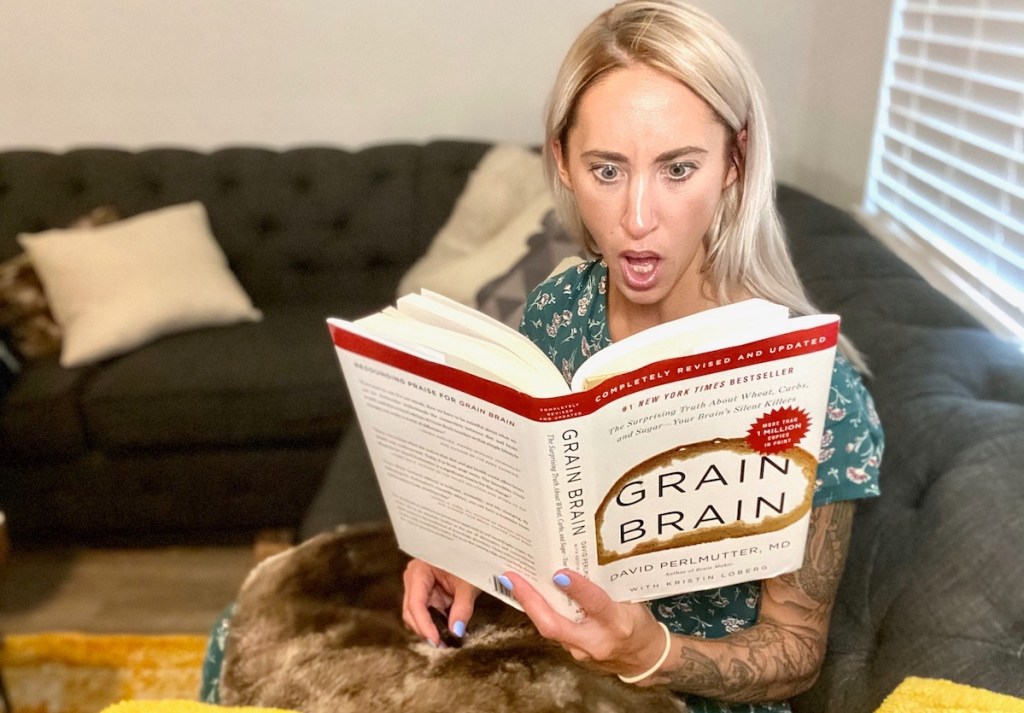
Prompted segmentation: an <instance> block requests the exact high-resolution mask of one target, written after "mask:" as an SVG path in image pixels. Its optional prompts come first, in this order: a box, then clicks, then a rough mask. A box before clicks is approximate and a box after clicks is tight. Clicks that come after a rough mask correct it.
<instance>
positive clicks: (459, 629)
mask: <svg viewBox="0 0 1024 713" xmlns="http://www.w3.org/2000/svg"><path fill="white" fill-rule="evenodd" d="M452 633H453V634H455V635H456V636H457V637H459V638H460V639H461V638H462V635H463V634H465V633H466V622H464V621H462V620H459V621H457V622H455V623H454V624H452Z"/></svg>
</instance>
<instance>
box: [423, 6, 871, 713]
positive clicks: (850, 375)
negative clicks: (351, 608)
mask: <svg viewBox="0 0 1024 713" xmlns="http://www.w3.org/2000/svg"><path fill="white" fill-rule="evenodd" d="M546 132H547V133H546V140H545V145H544V156H545V163H546V167H547V170H548V175H549V177H550V178H551V180H552V184H553V189H554V191H555V195H556V198H557V202H558V204H559V208H560V213H561V217H562V219H563V221H564V223H565V225H566V226H567V227H569V228H570V229H571V230H574V231H575V232H576V233H577V234H578V235H579V237H580V239H581V240H582V241H583V243H584V245H586V247H587V249H588V250H589V251H590V252H591V253H592V254H593V255H594V256H595V260H592V261H590V262H587V263H584V264H583V265H580V266H578V267H574V268H571V269H570V270H568V271H566V272H564V273H562V274H560V275H556V276H554V277H553V278H551V279H549V280H548V281H546V282H545V283H543V284H542V285H540V286H539V287H538V288H536V290H534V292H533V293H532V294H531V296H530V298H529V299H528V301H527V305H526V309H525V312H524V316H523V324H522V327H521V330H522V331H523V332H524V333H525V334H526V335H527V336H529V337H530V338H531V339H532V340H533V341H534V342H535V343H537V344H539V345H540V346H542V347H543V348H544V349H545V350H546V352H547V354H548V356H549V357H550V358H551V359H552V361H553V362H554V363H555V364H556V365H558V366H559V367H560V368H562V370H563V372H564V374H565V377H566V379H567V380H568V379H569V378H570V377H571V376H572V374H573V373H574V372H575V370H576V369H577V368H578V367H579V366H580V365H581V364H582V363H583V361H584V360H585V359H586V358H587V357H589V356H590V355H592V354H593V353H595V352H596V351H598V350H599V349H601V348H603V347H604V346H607V345H608V344H609V343H610V342H611V341H614V340H619V339H623V338H625V337H627V336H629V335H631V334H635V333H636V332H639V331H642V330H644V329H647V328H649V327H652V326H654V325H657V324H660V323H662V322H664V321H667V320H671V319H676V318H679V317H683V316H686V315H689V314H693V313H695V312H699V311H702V310H705V309H709V308H711V307H714V306H718V305H723V304H727V303H730V302H735V301H737V300H740V299H745V298H748V297H763V298H766V299H769V300H772V301H775V302H779V303H782V304H785V305H787V306H789V307H790V308H791V309H792V310H793V311H794V312H797V313H809V312H813V308H812V307H811V306H810V304H809V303H808V301H807V298H806V297H805V295H804V292H803V289H802V287H801V285H800V283H799V280H798V278H797V275H796V271H795V270H794V268H793V265H792V262H791V260H790V257H789V254H788V251H787V249H786V244H785V240H784V237H783V233H782V229H781V226H780V224H779V221H778V217H777V215H776V212H775V207H774V178H773V174H772V167H771V156H770V151H769V141H768V131H767V127H766V125H765V112H764V102H763V99H762V96H761V88H760V85H759V83H758V81H757V79H756V75H755V73H754V72H753V70H752V69H751V67H750V65H749V63H748V62H747V61H746V60H745V59H744V56H743V53H742V51H741V50H740V48H739V47H738V46H737V45H736V43H735V42H734V41H733V40H732V39H731V38H730V37H729V36H728V34H727V33H726V32H725V31H724V30H723V29H722V28H721V27H720V26H719V25H718V24H717V23H715V22H714V21H713V20H712V19H711V18H709V17H708V16H706V15H705V14H703V13H701V12H699V11H697V10H694V9H692V8H689V7H686V6H683V5H679V4H676V3H674V2H672V1H671V0H629V1H627V2H623V3H621V4H619V5H617V6H615V7H614V8H612V9H611V10H609V11H607V12H606V13H604V14H602V15H601V16H600V17H598V18H597V19H596V20H595V21H594V22H593V23H592V24H591V25H590V26H588V27H587V28H586V29H585V30H584V32H583V33H582V34H581V35H580V37H579V38H578V39H577V40H576V42H575V44H574V45H573V46H572V48H571V49H570V51H569V54H568V56H567V57H566V59H565V61H564V63H563V65H562V68H561V71H560V72H559V75H558V78H557V80H556V84H555V88H554V91H553V93H552V97H551V101H550V104H549V109H548V115H547V126H546ZM841 352H842V353H843V354H844V355H845V356H839V357H837V359H836V363H835V367H834V372H833V382H832V391H831V399H830V404H829V406H830V407H829V417H830V418H829V422H828V423H827V424H826V426H825V436H824V443H823V451H822V458H821V464H820V467H819V470H818V488H817V491H816V493H815V500H814V503H815V508H814V510H813V512H812V516H811V524H810V532H809V535H808V543H807V549H806V555H805V559H804V565H803V567H802V568H801V569H800V570H799V571H797V572H795V573H792V574H788V575H784V576H780V577H776V578H773V579H769V580H765V581H762V582H750V583H747V584H744V585H738V586H732V587H723V588H720V589H716V590H713V591H707V592H698V593H695V594H688V595H681V596H676V597H670V598H666V599H660V600H655V601H652V602H647V603H645V604H644V603H618V602H613V601H612V600H610V599H609V598H608V597H607V595H606V594H605V593H604V592H603V591H602V590H601V589H600V588H599V587H597V586H595V585H593V584H591V583H590V582H588V581H587V580H586V579H584V578H583V577H581V576H580V575H578V574H577V573H575V572H571V571H567V570H563V571H559V572H556V573H553V577H554V581H555V583H556V584H557V585H559V586H560V587H562V588H564V590H565V591H566V592H567V593H568V594H569V596H570V597H572V598H573V599H574V600H575V601H576V602H577V604H579V605H580V606H581V607H582V609H583V610H584V611H585V612H586V617H585V618H584V619H583V620H582V621H581V622H579V623H575V622H572V621H569V620H568V619H565V618H563V617H561V616H560V615H558V614H556V613H555V612H554V611H553V610H552V609H551V608H550V607H549V606H548V605H547V603H546V601H545V600H544V598H543V597H542V596H540V595H539V594H538V593H537V592H536V591H535V590H534V589H533V588H532V587H531V586H530V585H529V583H528V582H526V580H524V579H522V578H521V577H519V576H518V575H517V574H515V573H513V572H506V573H504V575H503V576H504V577H505V583H506V584H507V585H508V586H509V587H510V588H511V589H512V590H513V591H514V592H515V595H516V597H517V599H518V600H519V602H520V603H521V604H522V606H523V608H524V610H525V611H526V613H527V615H528V616H529V617H530V618H531V620H532V621H533V622H534V624H535V625H536V626H537V629H538V630H539V632H540V633H541V634H542V635H543V636H545V637H547V638H549V639H552V640H554V641H556V642H558V643H559V644H561V645H562V646H563V647H564V648H566V649H567V650H568V651H569V652H571V653H572V655H573V656H574V657H575V658H576V659H578V660H580V661H583V662H586V663H587V665H590V666H593V667H596V668H598V669H600V670H603V671H606V672H608V673H609V674H617V675H619V676H620V677H621V678H622V679H623V680H625V681H627V682H630V683H634V684H635V685H638V686H653V685H661V686H668V687H670V688H671V689H673V690H675V691H678V692H679V693H680V694H681V695H685V696H687V703H688V705H689V706H690V709H691V710H695V711H732V710H740V711H787V710H789V707H788V705H787V704H785V703H784V701H785V700H786V699H788V698H791V697H792V696H794V695H796V694H798V693H800V692H801V691H803V690H805V689H806V688H808V687H809V686H810V685H811V684H812V683H813V682H814V680H815V679H816V677H817V674H818V671H819V670H820V667H821V663H822V660H823V657H824V653H825V646H826V641H827V634H828V624H829V618H830V614H831V610H832V604H833V601H834V598H835V593H836V589H837V587H838V583H839V578H840V575H841V573H842V569H843V564H844V557H845V553H846V545H847V541H848V538H849V532H850V526H851V523H852V518H853V505H852V504H851V501H852V500H854V499H857V498H861V497H868V496H872V495H877V494H878V488H877V469H878V464H879V461H880V457H881V451H882V433H881V429H880V427H879V425H878V421H877V417H876V416H875V415H874V410H873V407H872V404H871V399H870V396H869V395H868V394H867V392H866V391H865V389H864V387H863V385H862V383H861V381H860V378H859V376H858V375H857V373H856V371H855V370H854V369H853V367H852V366H851V361H852V362H854V363H857V364H859V363H860V362H859V357H858V356H857V355H856V353H855V352H854V351H853V349H852V348H851V347H850V346H849V345H848V344H846V343H842V344H841ZM405 587H406V593H405V601H404V611H403V617H404V619H405V622H406V623H407V625H408V626H409V627H411V628H412V629H413V631H415V632H416V633H417V634H419V635H420V636H423V637H424V638H426V639H428V640H430V641H431V642H433V643H435V644H439V641H440V640H439V635H438V631H437V629H436V627H435V626H434V624H433V623H432V621H431V619H430V616H429V613H428V610H427V607H428V605H434V606H438V607H440V608H443V609H447V610H448V617H449V619H448V623H449V627H450V628H451V630H452V631H453V632H454V633H455V634H456V635H459V636H461V635H462V634H463V633H464V632H465V628H466V625H467V623H468V622H469V621H470V619H471V616H472V613H473V606H474V602H475V600H476V597H477V596H478V594H479V591H478V590H477V589H475V588H474V587H472V586H471V585H469V584H468V583H466V582H463V581H461V580H459V579H457V578H455V577H452V576H451V575H450V574H448V573H447V572H444V571H442V570H439V569H437V568H434V567H432V566H430V565H428V564H427V563H425V562H422V561H419V560H415V561H413V562H412V563H410V565H409V567H408V569H407V570H406V573H405ZM659 622H660V623H663V624H664V625H665V627H667V629H663V627H662V626H661V625H660V623H659ZM663 631H666V632H670V633H665V634H663Z"/></svg>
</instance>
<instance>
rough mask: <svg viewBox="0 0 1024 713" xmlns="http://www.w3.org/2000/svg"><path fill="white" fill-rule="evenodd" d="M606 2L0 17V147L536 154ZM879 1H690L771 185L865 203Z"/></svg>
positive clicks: (249, 4)
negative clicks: (733, 82) (742, 65)
mask: <svg viewBox="0 0 1024 713" xmlns="http://www.w3.org/2000/svg"><path fill="white" fill-rule="evenodd" d="M608 2H609V0H559V2H550V0H488V1H481V0H417V1H416V2H412V1H411V0H376V1H375V2H366V3H357V2H354V0H292V1H290V2H284V1H282V0H172V1H171V2H167V0H89V1H88V2H85V1H84V0H2V2H0V68H2V69H0V97H2V98H3V99H2V100H0V149H4V148H25V147H29V148H45V149H56V150H62V149H66V148H70V147H75V146H83V145H96V144H101V145H114V146H123V147H128V148H142V147H148V146H154V145H181V146H188V147H195V148H199V149H211V148H216V147H219V146H224V145H230V144H259V145H269V146H274V147H288V146H295V145H308V144H331V145H341V146H346V147H358V146H362V145H366V144H372V143H378V142H383V141H392V140H412V141H421V140H427V139H430V138H435V137H471V138H480V139H490V140H505V141H517V142H531V143H535V142H537V141H539V140H540V137H541V129H540V125H541V114H542V111H543V105H544V101H545V98H546V92H547V89H548V86H549V85H550V83H551V81H552V80H553V78H554V73H555V71H556V69H557V66H558V63H559V61H560V60H561V57H562V55H563V54H564V52H565V50H566V48H567V47H568V44H569V43H570V41H571V39H572V38H573V37H574V36H575V34H576V33H577V32H578V31H579V29H580V28H581V27H582V26H583V25H584V24H585V23H586V22H587V21H589V19H590V18H591V17H592V16H593V15H595V14H596V13H597V12H598V11H600V10H601V9H603V8H604V7H605V6H606V5H607V4H608ZM889 3H890V0H860V1H859V2H856V3H844V2H840V1H839V0H699V1H698V2H697V4H698V5H701V6H703V7H705V8H706V9H708V10H709V11H711V12H713V13H714V14H715V15H716V16H717V17H718V18H719V19H720V20H721V21H722V22H723V23H724V24H725V25H726V26H728V27H729V28H730V29H731V30H732V31H733V32H734V33H735V34H736V36H737V37H738V38H739V39H740V40H741V41H742V42H743V43H744V45H745V46H746V47H747V48H748V50H749V52H750V54H751V55H752V57H753V58H754V61H755V64H756V65H757V66H758V67H759V69H760V71H761V74H762V79H763V80H764V83H765V87H766V89H767V91H768V94H769V101H770V105H771V111H772V114H773V117H774V119H775V128H774V132H775V135H776V142H777V160H778V173H779V176H780V178H782V179H783V180H786V181H790V182H793V183H795V184H797V185H800V186H802V187H804V188H806V189H808V190H811V191H813V192H815V193H816V194H818V195H820V196H822V197H824V198H826V199H829V200H832V201H834V202H837V203H840V204H844V205H848V204H851V203H853V202H855V201H858V200H859V198H860V194H861V186H862V185H863V179H864V173H865V168H866V165H867V157H868V150H869V146H870V129H871V124H872V121H873V118H874V107H875V101H876V94H877V87H878V79H879V74H880V71H881V69H880V68H881V63H882V52H883V49H884V34H885V30H886V24H887V22H888V13H889Z"/></svg>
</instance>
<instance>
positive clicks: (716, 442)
mask: <svg viewBox="0 0 1024 713" xmlns="http://www.w3.org/2000/svg"><path fill="white" fill-rule="evenodd" d="M748 441H749V439H748V438H715V439H712V440H710V441H703V442H701V443H691V444H688V445H683V446H677V447H676V448H672V449H670V450H668V451H665V452H663V453H659V454H657V455H655V456H653V457H651V458H648V459H647V460H645V461H644V462H642V463H640V464H639V465H637V466H636V467H635V468H632V469H631V470H629V471H628V472H627V473H626V474H625V475H623V476H622V477H621V478H619V479H618V480H617V481H616V482H615V484H614V485H613V486H612V488H611V490H609V491H608V494H607V495H605V497H604V500H602V501H601V504H600V505H599V506H598V508H597V514H596V531H597V561H598V564H609V563H611V562H615V561H616V560H622V559H626V558H629V557H635V556H636V555H642V554H649V553H652V552H659V551H662V550H670V549H674V548H677V547H685V546H686V545H695V544H701V543H706V542H713V541H715V540H721V539H726V538H735V537H744V536H747V535H754V534H757V533H764V532H773V531H777V530H781V529H783V528H785V527H788V526H789V525H792V524H793V523H795V522H796V521H797V520H799V519H800V518H802V517H803V516H804V515H806V514H807V513H808V512H809V511H810V508H811V502H812V500H813V498H814V482H815V477H816V474H817V468H818V459H817V458H816V457H815V456H813V455H811V454H810V453H808V452H807V451H805V450H803V449H802V448H798V447H796V446H793V447H790V448H787V449H785V450H782V451H777V452H775V453H772V454H768V453H762V452H758V451H756V450H755V449H754V448H752V447H751V446H750V443H749V442H748Z"/></svg>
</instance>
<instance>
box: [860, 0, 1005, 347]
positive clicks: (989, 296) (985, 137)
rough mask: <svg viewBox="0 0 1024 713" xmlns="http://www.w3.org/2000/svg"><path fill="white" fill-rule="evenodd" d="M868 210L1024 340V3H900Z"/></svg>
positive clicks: (915, 256)
mask: <svg viewBox="0 0 1024 713" xmlns="http://www.w3.org/2000/svg"><path fill="white" fill-rule="evenodd" d="M864 209H865V212H866V213H867V214H868V215H869V216H871V217H872V218H873V219H874V220H876V221H879V222H880V223H881V224H882V226H883V229H884V230H886V231H888V232H890V233H893V234H895V235H896V236H897V237H898V238H899V239H900V240H901V241H902V242H903V243H904V246H905V247H906V248H907V249H909V251H910V253H911V254H912V256H911V260H912V262H920V261H926V262H927V263H928V264H929V268H930V270H931V272H932V273H933V274H934V275H939V276H940V279H941V280H944V281H946V282H947V283H948V286H951V287H952V288H953V289H955V290H958V291H959V292H960V293H961V295H964V296H966V298H967V299H969V300H970V301H971V302H972V303H973V304H974V305H976V306H977V307H978V309H980V310H981V311H982V312H983V313H984V314H982V315H979V316H982V317H983V319H984V320H985V321H986V322H987V323H988V324H989V325H990V326H992V327H993V328H994V329H995V330H996V331H998V332H1001V333H1004V334H1007V335H1013V336H1016V337H1018V338H1024V0H894V7H893V18H892V23H891V28H890V38H889V49H888V55H887V58H886V63H885V73H884V77H883V81H882V89H881V100H880V102H879V109H878V116H877V118H876V122H875V135H874V145H873V151H872V158H871V165H870V168H869V174H868V183H867V191H866V195H865V202H864Z"/></svg>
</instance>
